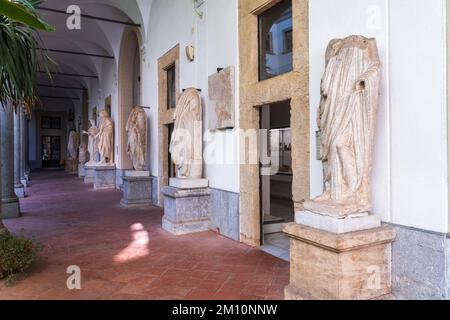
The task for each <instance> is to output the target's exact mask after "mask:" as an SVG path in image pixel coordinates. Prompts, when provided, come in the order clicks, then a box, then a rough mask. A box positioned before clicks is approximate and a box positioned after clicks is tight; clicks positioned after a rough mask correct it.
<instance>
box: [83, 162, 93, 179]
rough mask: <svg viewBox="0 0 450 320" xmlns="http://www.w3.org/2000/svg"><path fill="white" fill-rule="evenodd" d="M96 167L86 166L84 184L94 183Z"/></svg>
mask: <svg viewBox="0 0 450 320" xmlns="http://www.w3.org/2000/svg"><path fill="white" fill-rule="evenodd" d="M94 172H95V166H91V165H87V164H86V165H84V183H94Z"/></svg>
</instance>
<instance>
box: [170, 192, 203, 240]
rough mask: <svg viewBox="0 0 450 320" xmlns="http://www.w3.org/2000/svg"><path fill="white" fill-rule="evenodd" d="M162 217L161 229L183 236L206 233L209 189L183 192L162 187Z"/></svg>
mask: <svg viewBox="0 0 450 320" xmlns="http://www.w3.org/2000/svg"><path fill="white" fill-rule="evenodd" d="M162 193H163V195H164V216H163V220H162V227H163V229H164V230H166V231H168V232H170V233H172V234H174V235H183V234H190V233H196V232H203V231H208V230H209V226H210V223H211V190H210V189H209V188H203V189H191V190H183V189H179V188H174V187H164V188H163V189H162Z"/></svg>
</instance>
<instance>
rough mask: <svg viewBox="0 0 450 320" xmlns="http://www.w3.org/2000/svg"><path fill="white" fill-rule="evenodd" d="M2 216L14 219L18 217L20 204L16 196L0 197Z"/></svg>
mask: <svg viewBox="0 0 450 320" xmlns="http://www.w3.org/2000/svg"><path fill="white" fill-rule="evenodd" d="M1 210H2V218H3V219H14V218H19V217H20V205H19V199H18V198H17V197H13V198H9V199H8V198H7V199H2V206H1Z"/></svg>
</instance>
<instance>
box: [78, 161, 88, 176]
mask: <svg viewBox="0 0 450 320" xmlns="http://www.w3.org/2000/svg"><path fill="white" fill-rule="evenodd" d="M85 176H86V170H85V168H84V164H83V163H79V164H78V178H84V177H85Z"/></svg>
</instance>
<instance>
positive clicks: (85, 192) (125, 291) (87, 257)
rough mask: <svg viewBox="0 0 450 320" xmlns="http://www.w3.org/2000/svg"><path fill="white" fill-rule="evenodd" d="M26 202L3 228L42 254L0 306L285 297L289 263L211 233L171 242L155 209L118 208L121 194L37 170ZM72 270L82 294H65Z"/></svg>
mask: <svg viewBox="0 0 450 320" xmlns="http://www.w3.org/2000/svg"><path fill="white" fill-rule="evenodd" d="M28 195H29V196H28V197H27V198H25V199H23V200H21V208H22V211H23V212H24V215H23V217H22V218H20V219H15V220H6V221H5V224H6V226H7V227H8V228H9V230H10V231H12V232H14V233H15V234H19V233H20V232H23V235H24V236H26V237H30V238H34V239H36V240H37V241H38V242H40V243H41V244H43V245H44V250H43V251H42V253H41V254H40V257H39V259H38V260H37V262H36V263H35V264H34V266H33V267H32V268H31V270H29V271H28V272H27V274H26V275H25V276H24V277H23V278H21V279H20V280H19V281H18V282H17V283H16V284H15V285H14V286H12V287H8V286H6V285H5V283H2V282H0V300H3V299H282V298H283V289H284V287H285V286H286V285H287V283H288V281H289V264H288V263H287V262H285V261H282V260H280V259H278V258H275V257H273V256H270V255H268V254H266V253H264V252H262V251H261V250H259V249H256V248H251V247H248V246H246V245H243V244H240V243H237V242H235V241H232V240H229V239H226V238H224V237H221V236H219V235H217V234H215V233H213V232H205V233H199V234H194V235H188V236H179V237H176V236H173V235H171V234H169V233H167V232H166V231H164V230H163V229H161V217H162V214H163V213H162V210H161V209H160V208H146V209H125V208H122V207H121V206H120V205H119V201H120V198H121V192H120V191H116V190H109V191H94V190H93V188H92V186H91V185H86V184H84V183H83V181H82V180H81V179H79V178H77V177H75V176H70V175H68V174H66V173H65V172H63V171H41V172H36V173H34V174H32V181H30V188H28ZM21 229H23V231H21ZM69 266H79V267H80V269H81V290H69V289H68V288H67V279H68V277H69V276H70V275H69V274H67V268H68V267H69Z"/></svg>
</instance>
